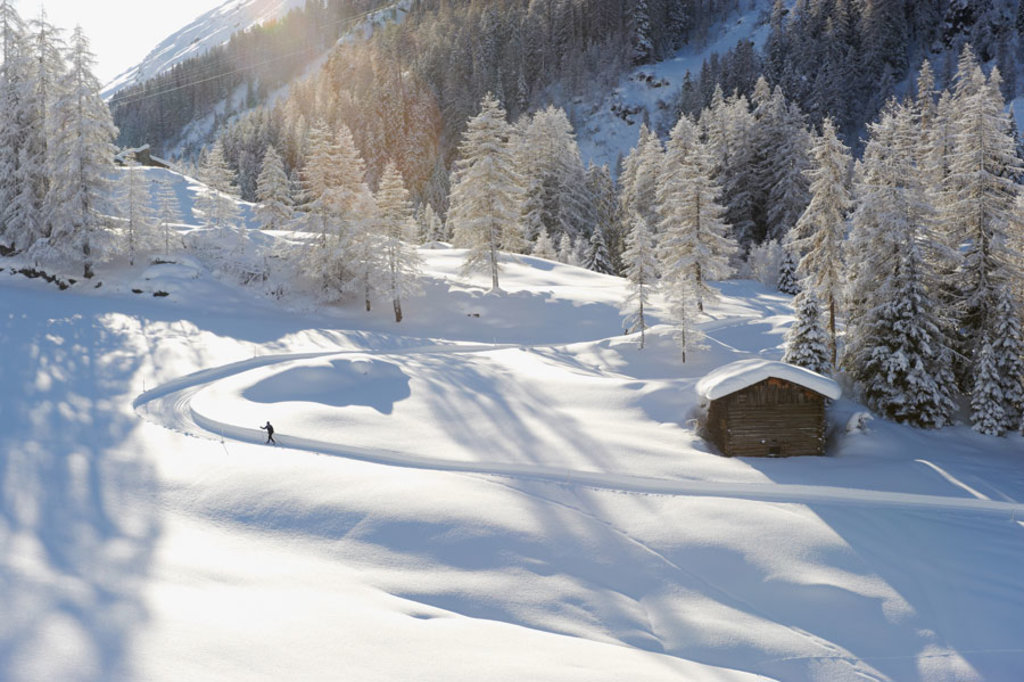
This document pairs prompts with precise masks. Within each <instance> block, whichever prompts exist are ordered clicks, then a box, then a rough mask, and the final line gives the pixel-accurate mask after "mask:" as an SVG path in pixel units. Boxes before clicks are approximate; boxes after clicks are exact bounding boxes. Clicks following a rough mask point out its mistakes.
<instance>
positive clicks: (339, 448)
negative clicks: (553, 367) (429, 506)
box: [133, 344, 1024, 519]
mask: <svg viewBox="0 0 1024 682" xmlns="http://www.w3.org/2000/svg"><path fill="white" fill-rule="evenodd" d="M520 347H522V344H507V345H502V344H497V345H491V344H482V345H434V346H424V347H421V348H414V349H403V350H401V351H396V350H386V351H385V350H378V351H372V350H369V351H368V350H364V349H359V350H343V351H338V350H332V351H319V352H310V353H285V354H272V355H261V356H256V357H253V358H250V359H248V360H242V361H239V362H234V363H230V364H227V365H222V366H219V367H213V368H210V369H205V370H201V371H199V372H194V373H192V374H188V375H186V376H183V377H181V378H179V379H175V380H172V381H169V382H167V383H165V384H162V385H160V386H158V387H156V388H154V389H151V390H148V391H146V392H144V393H142V394H141V395H139V396H138V397H137V398H136V399H135V401H134V402H133V407H134V408H135V410H136V412H137V413H138V414H139V415H140V416H142V417H143V418H147V419H149V420H150V421H152V422H154V423H157V424H159V425H161V426H164V427H166V428H169V429H172V430H175V431H180V432H182V433H185V434H187V435H201V433H202V432H205V433H206V434H207V435H208V437H209V438H211V439H215V440H216V439H228V438H230V439H232V440H235V441H238V442H243V443H253V444H263V443H264V441H265V440H266V434H265V433H264V432H262V431H261V430H260V429H258V428H246V427H240V426H235V425H232V424H227V423H225V422H221V421H217V420H215V419H212V418H210V417H207V416H206V415H203V414H201V413H199V412H198V411H196V410H195V409H194V408H193V407H192V397H193V396H194V395H195V394H196V393H197V392H199V391H200V390H202V389H203V388H205V387H207V386H208V385H210V384H213V383H215V382H217V381H220V380H223V379H226V378H228V377H233V376H235V375H237V374H241V373H242V372H247V371H249V370H251V369H256V368H260V367H267V366H270V365H274V364H279V363H285V362H291V361H294V360H305V359H314V358H327V357H338V356H345V355H363V356H365V355H412V354H438V353H447V354H456V353H458V354H461V353H479V352H489V351H495V350H502V349H506V348H520ZM274 439H275V440H276V441H277V446H278V447H284V448H289V449H292V450H300V451H304V452H312V453H316V454H321V455H331V456H336V457H344V458H348V459H354V460H360V461H364V462H371V463H375V464H384V465H388V466H397V467H404V468H412V469H425V470H431V471H447V472H453V473H464V474H477V475H483V476H497V477H503V478H511V479H517V480H522V481H540V482H547V483H555V484H560V485H574V486H582V487H587V488H593V489H596V490H606V491H611V492H619V493H630V494H646V495H672V496H698V497H725V498H737V499H747V500H753V501H760V502H778V503H795V504H835V505H844V506H848V505H854V506H870V507H887V508H897V509H925V510H932V511H969V512H979V513H989V514H1001V515H1005V516H1006V517H1007V518H1008V519H1014V518H1024V505H1022V504H1021V503H1018V502H1015V501H1009V502H1007V501H1000V500H989V499H979V498H977V497H969V498H968V497H947V496H943V495H924V494H919V493H899V492H888V491H880V490H867V489H863V488H845V487H840V486H823V485H799V484H783V483H772V484H763V483H719V482H714V481H698V480H679V479H663V478H655V477H649V476H632V475H627V474H606V473H601V472H594V471H582V470H578V469H565V468H558V467H544V466H536V465H529V464H516V463H511V462H509V463H505V462H458V461H452V460H445V459H439V458H436V457H425V456H422V455H417V454H415V453H412V452H400V451H397V450H390V449H387V448H378V447H374V448H367V447H360V446H353V445H342V444H339V443H331V442H326V441H320V440H314V439H310V438H301V437H298V436H292V435H286V434H281V433H280V432H275V434H274Z"/></svg>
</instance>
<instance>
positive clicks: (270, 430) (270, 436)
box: [260, 421, 277, 445]
mask: <svg viewBox="0 0 1024 682" xmlns="http://www.w3.org/2000/svg"><path fill="white" fill-rule="evenodd" d="M260 428H261V429H263V430H264V431H266V432H267V443H268V444H269V443H273V444H274V445H277V441H276V440H274V427H273V426H271V425H270V422H269V421H268V422H267V425H266V426H261V427H260Z"/></svg>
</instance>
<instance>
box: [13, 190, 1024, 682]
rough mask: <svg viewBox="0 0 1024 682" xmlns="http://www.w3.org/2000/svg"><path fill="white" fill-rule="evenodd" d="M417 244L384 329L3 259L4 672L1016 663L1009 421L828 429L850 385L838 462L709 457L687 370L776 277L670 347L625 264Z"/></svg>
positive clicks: (836, 669)
mask: <svg viewBox="0 0 1024 682" xmlns="http://www.w3.org/2000/svg"><path fill="white" fill-rule="evenodd" d="M179 182H181V185H180V189H181V191H182V192H183V193H184V194H183V196H185V197H189V196H190V193H191V192H192V188H191V187H190V186H189V185H188V182H187V181H186V180H183V179H182V180H180V181H179ZM196 229H197V228H196V227H195V226H193V225H184V226H181V227H180V232H181V233H183V234H187V233H189V232H194V231H196ZM256 236H257V237H259V238H260V239H261V240H266V241H268V242H270V241H272V240H275V239H279V238H287V237H288V236H287V235H285V234H283V233H282V234H281V235H278V234H265V233H264V234H259V235H256ZM209 237H210V239H211V242H212V243H213V244H214V245H215V244H216V239H217V235H209ZM421 254H422V255H423V257H424V259H425V270H426V275H425V292H424V296H423V297H422V298H417V299H412V300H410V301H408V303H407V317H406V320H405V321H404V322H403V323H402V324H401V325H395V324H394V322H393V321H392V320H391V318H390V316H389V311H388V310H376V311H374V312H373V313H370V314H366V313H364V312H363V311H361V310H360V309H359V307H358V306H340V307H320V306H317V305H315V304H314V303H313V302H311V301H303V300H301V299H298V298H296V299H293V300H290V301H289V303H290V304H294V307H295V308H296V309H298V310H300V312H287V311H285V310H283V309H282V308H281V307H280V306H278V305H277V304H276V303H274V302H273V301H270V300H267V299H261V298H259V297H257V296H254V295H253V294H252V293H251V292H248V291H245V290H243V289H239V288H237V287H235V286H233V285H230V284H226V283H225V282H224V281H222V280H220V279H218V278H216V277H214V276H212V275H211V274H210V272H209V270H208V269H207V267H206V266H205V265H204V262H203V260H202V258H200V257H198V256H196V257H193V258H191V259H184V258H178V257H175V258H174V259H173V260H175V263H173V264H164V265H157V266H141V265H140V266H139V267H137V268H134V269H131V268H127V267H124V266H120V265H112V266H107V267H105V268H103V270H102V271H101V275H100V277H99V279H102V280H103V286H102V287H101V288H99V289H96V288H95V287H94V285H93V284H91V283H90V284H87V285H83V284H76V285H74V286H73V287H72V288H71V290H69V291H66V292H59V291H57V290H56V288H53V287H52V286H51V285H47V284H44V283H42V282H40V281H38V280H36V281H28V280H25V279H24V278H21V277H10V276H8V274H9V273H8V272H6V271H5V272H3V273H0V286H2V289H0V334H2V335H3V338H4V339H5V359H4V362H3V363H2V364H0V372H2V378H3V380H4V383H5V385H6V386H10V387H11V388H12V390H7V391H4V392H2V393H0V415H2V417H3V421H4V424H5V429H4V430H3V431H0V613H3V614H5V618H4V619H0V679H4V680H11V681H12V682H21V681H23V680H33V681H34V680H39V679H62V680H112V679H113V680H116V679H125V680H136V679H138V680H158V681H159V680H165V679H166V680H171V679H174V680H179V679H182V678H186V679H190V680H223V679H254V680H260V679H267V680H270V679H281V678H292V679H309V680H318V679H323V680H327V679H338V678H339V677H340V678H347V679H359V680H394V679H422V680H434V679H436V680H463V679H464V680H470V679H472V680H479V679H481V678H486V679H496V680H501V679H509V680H512V679H516V680H522V679H530V680H581V681H582V680H587V681H590V680H622V679H643V680H659V679H665V680H679V679H686V680H690V679H698V680H699V679H709V680H729V679H752V678H757V676H763V677H762V679H763V678H768V679H780V680H862V679H865V678H868V679H880V680H915V679H920V680H936V679H938V680H942V679H956V680H997V681H999V680H1015V679H1018V678H1019V677H1020V676H1021V675H1022V674H1024V653H1022V651H1021V646H1020V642H1021V641H1022V639H1024V638H1022V635H1024V631H1022V625H1021V619H1020V613H1021V609H1022V606H1024V575H1022V573H1021V572H1020V570H1019V567H1020V565H1021V562H1022V560H1024V543H1022V542H1021V538H1022V535H1021V533H1022V532H1024V525H1022V523H1021V522H1022V521H1024V514H1022V513H1019V511H1018V510H1019V509H1020V503H1019V501H1020V500H1021V499H1022V498H1024V469H1022V468H1021V466H1020V456H1021V455H1020V453H1021V452H1022V451H1024V442H1022V440H1021V438H1020V437H1019V436H1013V437H1008V438H1002V439H999V438H988V437H983V436H980V435H978V434H975V433H973V432H971V431H970V430H969V429H967V428H965V427H956V428H951V429H945V430H942V431H938V432H925V431H917V430H914V429H909V428H905V427H901V426H897V425H894V424H891V423H887V422H884V421H882V420H878V419H876V420H874V421H871V422H869V423H868V424H867V425H866V427H865V428H863V429H861V430H859V431H854V432H851V433H847V432H846V431H845V430H844V428H843V427H844V425H845V424H846V423H847V422H848V421H849V420H850V418H851V416H852V415H854V414H855V413H858V412H862V411H863V410H864V408H863V407H862V406H860V405H858V404H856V403H855V402H853V400H852V399H850V398H849V397H847V398H844V399H842V400H840V401H838V402H837V403H836V404H835V405H834V406H833V408H832V421H833V423H834V433H833V436H832V442H831V452H832V453H833V456H831V457H824V458H797V459H788V460H741V459H724V458H721V457H719V456H718V455H715V454H713V452H711V449H710V446H708V445H707V444H705V443H704V442H703V441H701V440H700V439H699V438H698V437H697V436H696V435H695V433H694V432H693V423H692V421H691V420H692V419H693V418H694V416H695V414H694V410H695V408H696V405H697V395H696V393H695V391H694V384H695V383H696V382H697V380H698V379H699V378H700V377H702V376H704V375H705V374H706V373H707V372H709V371H710V370H712V369H714V368H716V367H719V366H722V365H724V364H727V363H729V362H732V361H735V360H738V359H743V358H751V357H756V358H764V359H777V358H778V357H779V356H780V355H781V347H780V344H781V343H782V338H783V334H784V332H785V330H786V328H787V327H788V326H789V324H790V323H791V319H792V318H791V310H790V303H789V299H788V297H785V296H781V295H778V294H775V293H772V292H768V291H766V290H764V289H763V288H761V287H760V286H758V285H755V284H753V283H750V282H742V281H731V282H722V283H720V284H719V285H718V287H719V288H720V289H721V291H722V293H723V298H722V301H721V302H720V303H718V304H716V305H715V306H712V307H710V308H709V315H708V317H707V319H706V320H705V321H704V322H703V327H704V330H705V332H706V333H707V335H708V348H707V349H706V350H704V351H699V352H697V353H694V354H693V356H692V358H691V361H690V362H688V363H687V364H686V365H681V364H680V363H679V358H678V349H677V347H676V346H675V344H674V342H673V340H672V335H671V330H670V329H668V328H667V327H665V326H663V325H661V324H660V320H659V319H658V312H659V309H658V306H657V305H655V306H654V309H653V310H652V313H653V319H654V322H655V327H654V328H653V329H652V331H651V334H650V336H649V338H648V341H649V345H648V347H647V348H646V349H645V350H643V351H639V350H638V349H637V348H636V343H637V339H636V338H635V337H627V336H622V335H621V325H620V320H621V318H620V316H619V313H618V304H619V301H620V299H621V297H622V295H623V293H624V286H623V283H622V282H621V280H618V279H616V278H611V277H604V276H600V275H594V274H593V273H588V272H586V271H583V270H580V269H578V268H572V267H568V266H564V265H559V264H555V263H551V262H549V261H543V260H538V259H531V258H522V259H521V260H520V261H519V262H510V263H508V264H507V266H506V270H505V273H504V274H503V276H502V287H503V289H504V291H502V292H498V293H494V294H486V293H485V291H484V290H485V288H486V287H487V286H488V285H489V282H487V281H484V280H482V279H477V278H475V277H474V278H470V279H469V280H466V279H463V278H461V277H459V276H458V274H457V271H458V267H459V265H460V264H461V256H462V254H461V253H460V252H459V251H458V250H455V249H423V250H421ZM3 265H4V266H6V265H7V264H6V263H4V264H3ZM134 288H138V289H140V290H143V293H142V294H133V293H132V289H134ZM156 288H160V289H163V290H165V291H167V292H168V293H169V295H168V296H167V297H162V298H155V297H153V296H152V291H153V290H154V289H156ZM385 307H386V306H385ZM847 395H850V394H849V393H847ZM267 419H270V420H271V421H272V422H273V423H274V424H275V426H277V427H278V429H279V431H280V435H281V441H282V445H281V446H279V447H276V448H274V447H268V446H264V445H262V444H260V443H262V440H263V438H262V435H263V432H261V431H259V430H258V426H259V425H261V424H263V423H264V422H265V421H266V420H267ZM289 439H293V440H294V441H295V442H294V445H295V446H296V447H294V448H291V447H288V446H287V443H288V442H289ZM299 439H306V440H305V441H300V440H299ZM315 439H319V440H321V441H322V443H323V444H324V445H327V446H330V447H331V449H330V450H328V449H326V448H324V449H321V450H317V449H316V448H315V447H312V448H310V447H309V446H310V444H311V443H310V442H311V441H313V440H315ZM307 448H308V449H307ZM318 453H319V454H318ZM360 460H364V461H360ZM385 463H386V464H385ZM460 469H461V470H460Z"/></svg>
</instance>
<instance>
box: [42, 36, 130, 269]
mask: <svg viewBox="0 0 1024 682" xmlns="http://www.w3.org/2000/svg"><path fill="white" fill-rule="evenodd" d="M93 61H94V57H93V55H92V52H90V50H89V41H88V39H87V38H86V37H85V32H84V31H82V29H81V27H78V28H76V29H75V31H74V33H73V34H72V37H71V51H70V64H69V69H68V71H67V73H65V74H64V76H63V78H61V82H60V84H59V85H58V91H59V92H60V96H59V97H58V98H57V100H56V101H55V102H54V106H53V121H54V139H53V140H52V143H53V145H54V147H55V148H56V149H58V150H60V154H61V155H62V157H63V159H62V161H61V163H59V164H56V165H55V166H54V171H53V175H52V176H51V178H50V191H51V192H53V193H54V195H53V196H54V200H53V206H54V214H53V216H52V220H53V230H52V232H51V234H50V237H49V239H47V240H43V241H44V242H45V244H43V243H42V242H37V243H36V245H35V246H34V250H35V247H41V248H40V250H38V251H36V253H37V255H38V256H39V257H40V258H44V259H45V258H46V257H50V256H55V257H58V258H62V259H64V260H71V259H80V262H81V263H82V269H83V276H84V277H85V278H86V279H89V278H91V277H92V276H93V266H94V263H95V262H96V260H97V258H98V257H102V256H104V255H105V254H103V253H102V252H101V249H99V248H98V247H99V246H100V245H101V244H100V243H101V241H102V237H103V236H104V235H102V234H101V233H102V232H103V231H104V228H106V227H107V219H106V217H105V216H104V215H103V214H102V213H101V207H102V206H103V203H104V201H105V200H106V198H107V197H108V196H109V185H110V180H109V177H110V172H111V169H112V167H113V159H114V154H115V152H116V148H115V147H114V142H113V141H114V137H115V136H116V135H117V129H116V128H115V127H114V122H113V120H112V119H111V116H110V109H109V107H107V104H106V102H104V101H103V99H102V98H101V97H100V84H99V81H98V80H96V77H95V76H94V75H93V73H92V65H93Z"/></svg>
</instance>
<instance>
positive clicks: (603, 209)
mask: <svg viewBox="0 0 1024 682" xmlns="http://www.w3.org/2000/svg"><path fill="white" fill-rule="evenodd" d="M587 192H588V194H589V196H590V201H591V207H592V214H593V221H594V222H593V228H592V229H593V230H594V231H595V232H596V231H600V232H601V233H602V237H603V238H604V242H605V246H606V247H607V249H608V262H609V264H610V266H611V267H612V270H611V271H609V274H616V273H617V272H618V271H619V263H620V261H621V255H622V250H623V248H625V245H624V235H623V234H622V233H620V232H619V229H618V228H619V223H618V221H617V220H616V211H617V209H618V197H617V196H616V193H615V182H614V181H613V180H612V176H611V173H610V172H609V170H608V166H595V165H590V166H588V167H587Z"/></svg>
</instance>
